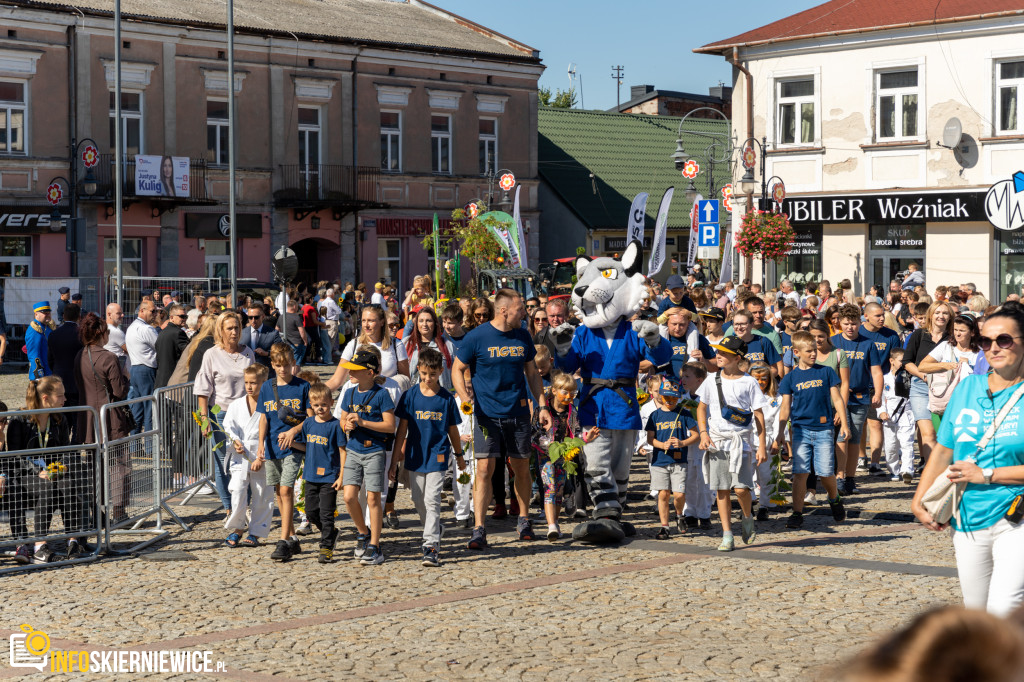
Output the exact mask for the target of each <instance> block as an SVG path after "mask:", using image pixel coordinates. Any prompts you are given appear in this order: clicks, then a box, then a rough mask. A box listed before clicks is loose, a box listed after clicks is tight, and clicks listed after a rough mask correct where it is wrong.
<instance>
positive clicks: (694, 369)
mask: <svg viewBox="0 0 1024 682" xmlns="http://www.w3.org/2000/svg"><path fill="white" fill-rule="evenodd" d="M707 378H708V370H707V369H706V368H705V367H704V363H702V362H691V363H688V364H686V365H684V366H683V368H682V369H681V370H679V383H680V386H681V387H682V389H683V393H682V397H681V398H680V400H682V401H684V402H685V401H694V402H696V401H697V396H696V394H697V389H698V388H700V385H701V384H702V383H704V380H705V379H707ZM692 411H694V410H691V412H692ZM703 459H704V452H703V451H702V450H701V449H700V443H699V442H697V443H694V444H693V445H691V446H689V451H688V452H687V453H686V504H685V505H684V506H683V518H685V519H686V526H687V528H699V529H700V530H702V531H705V532H706V531H710V530H711V505H712V504H714V502H715V494H714V493H712V492H711V487H710V486H708V482H707V480H706V479H705V477H704V462H703Z"/></svg>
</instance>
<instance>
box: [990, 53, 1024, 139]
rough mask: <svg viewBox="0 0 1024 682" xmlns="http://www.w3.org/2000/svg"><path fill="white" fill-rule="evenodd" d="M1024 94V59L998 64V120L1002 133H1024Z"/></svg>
mask: <svg viewBox="0 0 1024 682" xmlns="http://www.w3.org/2000/svg"><path fill="white" fill-rule="evenodd" d="M1022 96H1024V60H1021V61H1013V62H1000V63H998V64H996V98H997V99H996V113H997V116H996V121H997V124H998V126H999V132H1000V133H1024V122H1022V121H1021V118H1020V116H1019V113H1020V112H1019V104H1020V100H1021V97H1022Z"/></svg>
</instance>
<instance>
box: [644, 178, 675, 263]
mask: <svg viewBox="0 0 1024 682" xmlns="http://www.w3.org/2000/svg"><path fill="white" fill-rule="evenodd" d="M675 191H676V188H675V187H669V188H668V189H667V190H665V195H664V196H663V197H661V206H660V207H659V208H658V222H656V223H655V225H654V239H653V240H651V259H650V261H648V263H647V276H648V277H653V276H654V275H656V274H658V272H660V271H661V266H662V265H664V264H665V237H666V236H667V235H668V207H669V206H670V205H671V204H672V195H673V194H674V193H675Z"/></svg>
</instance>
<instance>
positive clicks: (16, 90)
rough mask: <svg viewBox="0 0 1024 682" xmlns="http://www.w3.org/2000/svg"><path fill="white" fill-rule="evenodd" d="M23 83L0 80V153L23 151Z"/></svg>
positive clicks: (24, 104) (24, 107) (24, 101)
mask: <svg viewBox="0 0 1024 682" xmlns="http://www.w3.org/2000/svg"><path fill="white" fill-rule="evenodd" d="M25 89H26V88H25V83H24V82H23V81H20V82H19V81H0V154H24V153H25V119H26V116H25V111H26V109H27V108H28V107H27V106H26V99H25Z"/></svg>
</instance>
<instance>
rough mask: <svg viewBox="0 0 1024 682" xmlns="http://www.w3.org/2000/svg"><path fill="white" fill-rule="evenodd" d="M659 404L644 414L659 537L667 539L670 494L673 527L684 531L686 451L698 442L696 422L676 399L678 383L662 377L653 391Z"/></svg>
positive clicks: (677, 398) (677, 396)
mask: <svg viewBox="0 0 1024 682" xmlns="http://www.w3.org/2000/svg"><path fill="white" fill-rule="evenodd" d="M653 398H654V400H655V401H656V402H657V405H658V408H657V409H656V410H655V411H654V412H652V413H651V416H649V417H648V418H647V425H646V428H645V430H646V431H647V443H648V444H649V445H650V446H651V448H652V455H651V489H652V490H655V491H657V493H658V516H659V517H660V518H661V530H660V531H658V535H657V538H658V539H659V540H667V539H668V536H669V533H668V524H669V508H668V502H669V496H672V498H673V503H674V504H675V508H676V517H677V519H676V527H677V528H678V529H679V532H680V533H685V532H686V522H685V521H684V519H683V505H684V504H685V503H686V461H687V458H686V451H687V448H689V446H690V445H692V444H693V443H696V442H697V437H698V433H697V422H696V421H695V420H694V418H693V415H692V414H690V411H689V410H688V409H687V408H686V407H684V406H683V405H681V404H680V403H679V386H678V385H677V384H676V383H675V382H673V381H671V380H669V379H664V380H662V382H661V386H659V387H658V389H657V391H656V392H655V393H654V395H653Z"/></svg>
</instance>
